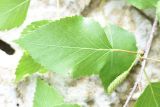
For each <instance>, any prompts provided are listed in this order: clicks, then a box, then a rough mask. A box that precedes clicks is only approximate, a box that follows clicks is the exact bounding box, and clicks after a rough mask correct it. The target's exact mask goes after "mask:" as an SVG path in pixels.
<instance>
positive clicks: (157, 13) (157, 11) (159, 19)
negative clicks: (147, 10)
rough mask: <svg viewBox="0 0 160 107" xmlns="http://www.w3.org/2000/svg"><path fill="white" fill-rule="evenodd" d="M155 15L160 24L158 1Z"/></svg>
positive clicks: (159, 5) (159, 3)
mask: <svg viewBox="0 0 160 107" xmlns="http://www.w3.org/2000/svg"><path fill="white" fill-rule="evenodd" d="M156 15H157V17H158V21H159V22H160V1H159V2H158V3H157V9H156Z"/></svg>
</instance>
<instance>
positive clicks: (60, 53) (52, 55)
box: [18, 16, 137, 90]
mask: <svg viewBox="0 0 160 107" xmlns="http://www.w3.org/2000/svg"><path fill="white" fill-rule="evenodd" d="M109 26H110V27H108V32H107V31H106V33H105V31H104V29H103V28H101V26H100V25H99V24H98V23H97V22H95V21H93V20H92V19H89V18H83V17H81V16H74V17H67V18H63V19H61V20H58V21H54V22H49V23H46V24H44V25H43V26H41V27H39V28H37V29H36V30H34V31H32V32H31V33H26V34H25V33H23V34H22V37H21V38H20V39H19V40H18V43H19V44H20V46H22V47H23V48H25V49H26V50H27V51H28V52H29V53H30V55H31V56H32V57H33V58H34V59H35V61H37V62H39V63H40V64H42V65H43V66H45V67H46V68H48V69H50V70H53V71H55V72H59V73H63V74H66V73H67V71H72V74H73V76H74V77H81V76H86V75H91V74H98V73H100V71H102V72H101V73H100V77H101V78H102V80H103V83H104V85H105V87H106V89H107V88H108V86H109V83H112V82H113V81H114V80H115V79H116V78H117V76H119V78H120V77H121V78H122V77H123V78H122V79H124V77H126V76H127V74H128V73H129V70H130V68H131V66H132V63H133V62H134V60H135V58H136V55H135V54H130V53H126V52H124V51H125V50H128V51H135V52H136V51H137V48H136V42H135V38H134V36H133V34H131V33H128V32H127V31H125V30H123V29H121V28H119V27H117V26H114V25H109ZM106 34H107V36H106ZM121 49H123V51H120V50H121ZM113 57H114V58H113ZM112 69H113V70H112ZM106 72H107V73H106ZM123 73H124V74H125V76H124V75H121V74H123ZM103 74H105V75H103ZM120 75H121V76H120ZM116 80H120V79H116ZM106 81H108V82H106ZM115 83H116V84H117V82H113V85H114V86H116V85H115ZM113 85H112V89H113ZM107 90H108V89H107ZM110 90H111V89H110Z"/></svg>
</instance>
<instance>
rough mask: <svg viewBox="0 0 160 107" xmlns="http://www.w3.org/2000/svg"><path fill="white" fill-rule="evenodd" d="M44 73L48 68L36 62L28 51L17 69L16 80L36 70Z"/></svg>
mask: <svg viewBox="0 0 160 107" xmlns="http://www.w3.org/2000/svg"><path fill="white" fill-rule="evenodd" d="M38 71H39V72H41V73H44V72H46V70H45V69H44V68H43V67H42V66H41V65H40V64H38V63H36V62H35V61H34V60H33V59H32V57H31V56H30V55H29V54H28V53H24V55H23V56H22V58H21V60H20V61H19V64H18V66H17V69H16V82H18V81H20V80H22V79H23V78H24V77H26V76H28V75H31V74H33V73H35V72H38Z"/></svg>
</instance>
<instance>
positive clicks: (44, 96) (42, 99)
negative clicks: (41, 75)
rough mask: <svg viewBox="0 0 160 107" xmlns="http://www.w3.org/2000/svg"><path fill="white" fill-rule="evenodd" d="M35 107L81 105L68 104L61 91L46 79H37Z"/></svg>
mask: <svg viewBox="0 0 160 107" xmlns="http://www.w3.org/2000/svg"><path fill="white" fill-rule="evenodd" d="M33 107H80V106H79V105H76V104H67V103H65V102H64V99H63V96H62V95H60V94H59V92H58V91H57V90H56V89H54V88H52V87H51V86H49V85H48V84H47V83H45V82H44V81H42V80H40V79H37V86H36V92H35V95H34V101H33Z"/></svg>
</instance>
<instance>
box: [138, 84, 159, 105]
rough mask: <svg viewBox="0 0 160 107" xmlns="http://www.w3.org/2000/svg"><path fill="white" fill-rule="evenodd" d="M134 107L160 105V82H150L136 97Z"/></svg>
mask: <svg viewBox="0 0 160 107" xmlns="http://www.w3.org/2000/svg"><path fill="white" fill-rule="evenodd" d="M135 107H160V82H155V83H150V84H149V85H148V86H147V88H146V89H145V90H144V92H143V93H142V95H141V96H140V97H139V98H138V100H137V102H136V104H135Z"/></svg>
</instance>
